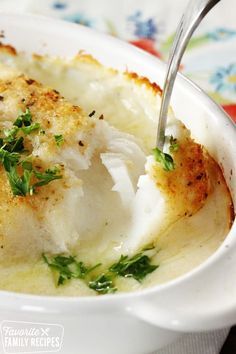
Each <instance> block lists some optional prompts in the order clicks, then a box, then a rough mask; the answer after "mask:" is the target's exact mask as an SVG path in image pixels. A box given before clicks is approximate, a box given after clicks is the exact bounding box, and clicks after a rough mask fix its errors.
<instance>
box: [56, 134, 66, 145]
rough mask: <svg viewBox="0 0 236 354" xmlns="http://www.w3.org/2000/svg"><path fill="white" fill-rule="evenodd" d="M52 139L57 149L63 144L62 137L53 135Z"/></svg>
mask: <svg viewBox="0 0 236 354" xmlns="http://www.w3.org/2000/svg"><path fill="white" fill-rule="evenodd" d="M54 139H55V141H56V144H57V146H58V147H60V146H61V145H62V144H63V143H64V138H63V135H54Z"/></svg>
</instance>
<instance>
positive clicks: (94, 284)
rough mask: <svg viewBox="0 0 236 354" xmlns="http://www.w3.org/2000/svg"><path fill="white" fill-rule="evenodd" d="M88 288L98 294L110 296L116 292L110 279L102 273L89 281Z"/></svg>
mask: <svg viewBox="0 0 236 354" xmlns="http://www.w3.org/2000/svg"><path fill="white" fill-rule="evenodd" d="M89 287H90V288H91V289H93V290H95V291H96V292H97V293H99V294H110V293H114V292H115V291H117V288H116V287H115V286H114V284H113V279H112V277H111V276H109V275H107V274H104V273H103V274H101V275H99V276H98V277H97V278H96V279H95V280H93V281H90V282H89Z"/></svg>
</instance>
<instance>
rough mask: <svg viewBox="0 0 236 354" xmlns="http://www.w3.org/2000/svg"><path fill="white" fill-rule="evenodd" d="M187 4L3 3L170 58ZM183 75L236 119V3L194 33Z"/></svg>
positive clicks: (0, 3)
mask: <svg viewBox="0 0 236 354" xmlns="http://www.w3.org/2000/svg"><path fill="white" fill-rule="evenodd" d="M186 2H187V0H119V1H117V0H40V1H37V0H0V8H2V9H7V10H9V9H10V10H13V11H20V12H21V11H22V12H24V11H26V12H33V13H38V14H43V15H46V16H52V17H56V18H61V19H64V20H67V21H72V22H75V23H80V24H84V25H86V26H89V27H92V28H94V29H97V30H100V31H103V32H107V33H109V34H112V35H114V36H117V37H120V38H122V39H124V40H126V41H128V42H130V43H132V44H133V45H136V46H137V47H139V48H142V49H144V50H146V51H148V52H150V53H151V54H152V55H155V56H157V57H159V58H161V59H163V60H167V57H168V53H169V49H170V46H171V43H172V40H173V36H174V33H175V29H176V26H177V23H178V21H179V19H180V16H181V14H182V11H183V10H184V7H185V5H186ZM181 70H182V72H183V73H184V74H185V75H186V76H188V77H189V78H191V79H192V80H193V81H194V82H196V83H197V84H198V85H199V86H200V87H201V88H203V89H204V90H205V91H206V92H207V93H208V94H209V95H210V96H211V97H213V99H215V100H216V101H217V102H218V103H220V104H221V105H222V106H223V107H224V109H225V110H226V111H227V112H228V113H229V115H230V116H231V117H232V118H233V119H234V120H235V121H236V1H235V0H222V1H221V2H220V3H219V4H218V5H217V6H216V7H215V8H214V9H213V10H212V11H211V13H210V14H208V16H207V17H206V18H205V19H204V20H203V22H202V23H201V26H200V27H199V29H198V30H197V31H196V33H195V34H194V36H193V38H192V40H191V42H190V44H189V45H188V48H187V51H186V53H185V55H184V58H183V62H182V67H181Z"/></svg>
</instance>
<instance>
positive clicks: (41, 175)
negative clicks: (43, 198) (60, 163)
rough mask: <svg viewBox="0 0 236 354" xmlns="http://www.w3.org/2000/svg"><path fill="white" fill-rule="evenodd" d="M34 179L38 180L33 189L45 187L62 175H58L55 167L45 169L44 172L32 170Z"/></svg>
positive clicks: (58, 171)
mask: <svg viewBox="0 0 236 354" xmlns="http://www.w3.org/2000/svg"><path fill="white" fill-rule="evenodd" d="M33 172H34V175H35V177H36V178H37V179H38V180H39V181H38V182H36V183H35V184H34V187H41V186H45V185H46V184H48V183H50V182H51V181H53V180H55V179H61V178H62V175H60V174H59V173H60V170H59V169H58V168H57V167H54V168H53V169H47V170H46V171H45V172H38V171H36V170H33Z"/></svg>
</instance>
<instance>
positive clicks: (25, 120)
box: [13, 107, 32, 128]
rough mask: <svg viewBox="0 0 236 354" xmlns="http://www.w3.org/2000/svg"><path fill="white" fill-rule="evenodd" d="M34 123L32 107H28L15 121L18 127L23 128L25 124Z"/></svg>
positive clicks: (26, 125)
mask: <svg viewBox="0 0 236 354" xmlns="http://www.w3.org/2000/svg"><path fill="white" fill-rule="evenodd" d="M31 123H32V115H31V112H30V109H29V108H28V107H27V108H26V110H25V112H23V113H21V114H20V115H19V116H18V117H17V118H16V120H15V122H14V123H13V125H15V126H16V127H18V128H21V127H23V126H25V127H28V126H30V125H31Z"/></svg>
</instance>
